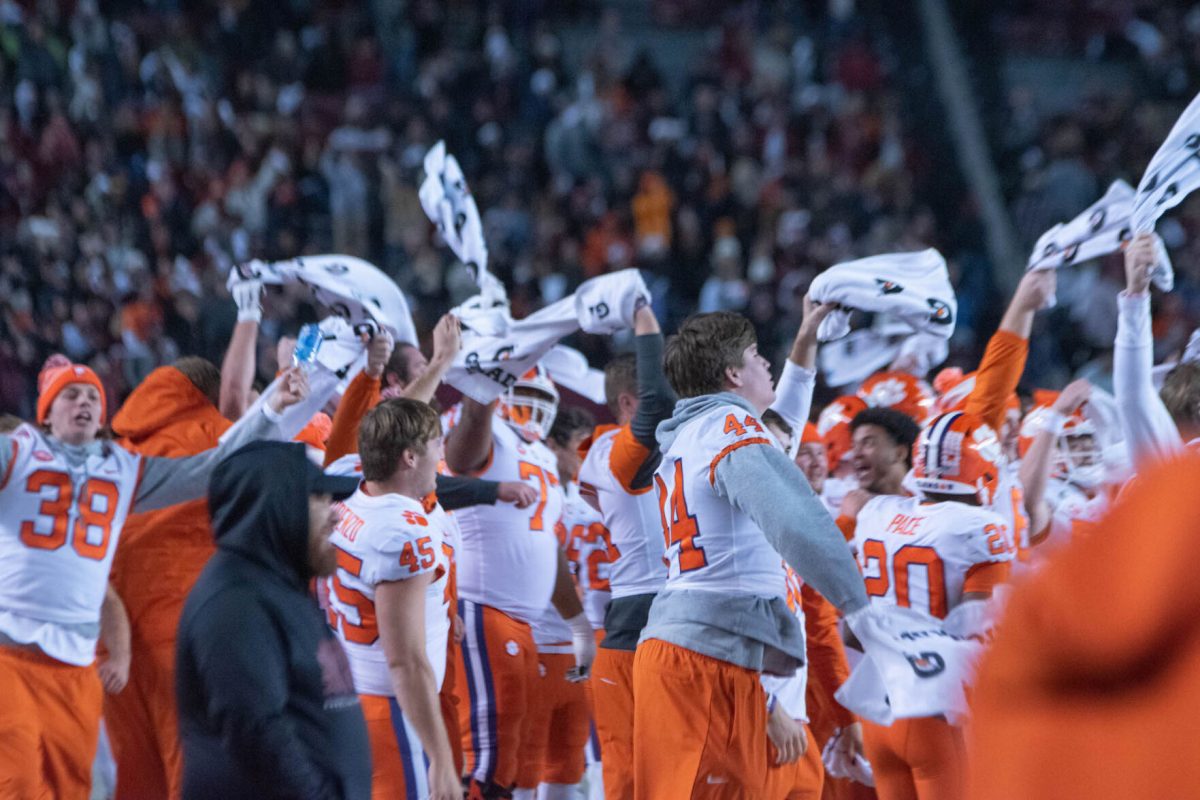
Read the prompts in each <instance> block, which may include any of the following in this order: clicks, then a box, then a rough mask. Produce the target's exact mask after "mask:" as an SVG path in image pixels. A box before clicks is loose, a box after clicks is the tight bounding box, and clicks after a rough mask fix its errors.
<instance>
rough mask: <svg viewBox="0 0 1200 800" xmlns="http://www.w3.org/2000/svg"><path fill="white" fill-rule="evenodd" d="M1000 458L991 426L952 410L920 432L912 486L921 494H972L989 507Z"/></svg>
mask: <svg viewBox="0 0 1200 800" xmlns="http://www.w3.org/2000/svg"><path fill="white" fill-rule="evenodd" d="M1002 458H1003V457H1002V455H1001V451H1000V439H999V437H997V436H996V432H995V431H994V430H992V428H991V426H989V425H987V424H986V423H984V422H983V421H981V420H979V419H976V418H975V417H972V416H970V415H968V414H965V413H963V412H962V411H951V412H950V413H948V414H941V415H939V416H936V417H934V418H933V419H932V420H930V421H929V424H927V425H926V426H925V427H924V428H922V429H921V435H920V436H918V437H917V441H916V444H914V445H913V484H914V485H915V486H916V487H917V488H918V489H920V490H921V491H922V492H935V493H938V494H962V495H974V496H975V497H977V498H979V502H980V503H981V504H983V505H988V504H989V503H991V501H992V498H993V497H994V496H995V495H996V486H997V485H998V484H999V481H1000V464H1001V461H1002Z"/></svg>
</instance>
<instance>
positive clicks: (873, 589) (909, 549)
mask: <svg viewBox="0 0 1200 800" xmlns="http://www.w3.org/2000/svg"><path fill="white" fill-rule="evenodd" d="M862 557H863V563H864V572H874V571H876V569H877V570H878V574H877V575H868V576H867V577H866V578H865V580H864V585H865V587H866V590H867V594H868V595H870V596H871V597H883V596H884V595H886V594H887V590H888V586H889V585H891V584H892V583H893V582H894V583H895V586H896V605H898V606H904V607H905V608H911V607H912V601H911V600H910V598H909V591H908V581H909V570H910V569H913V568H917V569H924V570H925V574H926V580H927V583H928V584H929V609H928V611H929V613H930V614H931V615H933V616H935V617H937V618H938V619H944V618H945V616H946V611H947V609H946V566H945V564H943V563H942V559H941V558H940V557H939V556H938V554H937V551H936V550H934V549H933V548H932V547H925V546H923V545H915V544H906V545H904V546H903V547H901V548H900V549H899V550H897V551H896V554H895V555H894V556H893V557H892V575H891V576H889V575H888V571H887V547H886V545H884V543H883V542H881V541H879V540H878V539H867V540H866V541H865V542H863V547H862ZM872 561H874V562H875V563H876V565H877V567H876V569H871V567H870V562H872ZM917 610H918V611H922V610H924V609H917Z"/></svg>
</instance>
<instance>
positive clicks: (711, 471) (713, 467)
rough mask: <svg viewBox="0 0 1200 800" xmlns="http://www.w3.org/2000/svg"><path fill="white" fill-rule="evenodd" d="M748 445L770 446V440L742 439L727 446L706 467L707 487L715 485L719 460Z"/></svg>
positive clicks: (760, 438) (764, 438) (761, 438)
mask: <svg viewBox="0 0 1200 800" xmlns="http://www.w3.org/2000/svg"><path fill="white" fill-rule="evenodd" d="M748 444H765V445H766V446H767V447H771V446H772V445H771V440H770V439H767V438H766V437H763V436H755V437H754V438H752V439H742V440H741V441H740V442H734V443H733V444H731V445H729V446H728V447H726V448H725V449H724V450H722V451H721V452H719V453H717V455H716V457H715V458H714V459H713V460H712V463H711V464H709V465H708V485H709V486H715V485H716V482H717V464H719V463H720V461H721V459H722V458H724V457H725V456H727V455H729V454H730V453H732V452H733V451H734V450H737V449H738V448H741V447H745V446H746V445H748Z"/></svg>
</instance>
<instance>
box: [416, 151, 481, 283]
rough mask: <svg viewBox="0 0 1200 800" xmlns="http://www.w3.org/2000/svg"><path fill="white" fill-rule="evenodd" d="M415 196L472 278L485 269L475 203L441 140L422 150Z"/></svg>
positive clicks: (460, 170) (459, 169) (459, 170)
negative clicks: (421, 174)
mask: <svg viewBox="0 0 1200 800" xmlns="http://www.w3.org/2000/svg"><path fill="white" fill-rule="evenodd" d="M417 196H418V197H419V198H420V200H421V208H423V209H425V215H426V216H427V217H429V219H430V221H431V222H433V224H435V225H437V229H438V232H439V233H440V234H441V236H442V239H443V240H445V242H446V245H447V246H448V247H449V248H450V250H451V251H453V253H454V255H456V256H458V259H459V261H462V262H463V263H464V264H466V265H467V266H470V267H473V268H474V269H475V275H476V278H479V276H481V275H482V274H483V273H485V272H487V265H488V250H487V243H486V242H485V241H484V238H483V221H482V220H481V219H480V216H479V207H478V205H476V203H475V198H474V196H472V194H471V190H470V188H469V187H468V186H467V179H466V177H465V176H464V175H463V171H462V168H461V167H459V165H458V160H457V159H456V158H455V157H454V156H452V155H450V154H449V153H447V152H446V143H445V142H438V143H437V144H435V145H434V146H433V147H431V148H429V152H428V153H426V154H425V179H424V180H423V181H422V182H421V187H420V189H418V190H417Z"/></svg>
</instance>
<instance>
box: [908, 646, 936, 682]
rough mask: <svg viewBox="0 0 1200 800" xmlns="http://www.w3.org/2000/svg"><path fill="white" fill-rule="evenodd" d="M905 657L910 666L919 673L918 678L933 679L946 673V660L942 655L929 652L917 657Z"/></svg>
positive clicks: (909, 654) (909, 655) (918, 654)
mask: <svg viewBox="0 0 1200 800" xmlns="http://www.w3.org/2000/svg"><path fill="white" fill-rule="evenodd" d="M904 657H905V658H907V659H908V663H909V666H911V667H912V668H913V672H915V673H917V677H918V678H932V677H934V676H935V675H941V674H942V673H943V672H945V671H946V660H945V659H944V658H942V656H941V653H935V652H933V651H932V650H928V651H926V652H924V653H917V654H916V655H912V654H911V653H905V654H904Z"/></svg>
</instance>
